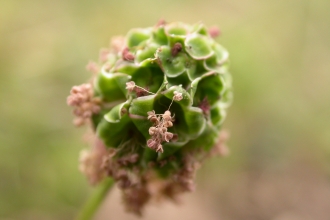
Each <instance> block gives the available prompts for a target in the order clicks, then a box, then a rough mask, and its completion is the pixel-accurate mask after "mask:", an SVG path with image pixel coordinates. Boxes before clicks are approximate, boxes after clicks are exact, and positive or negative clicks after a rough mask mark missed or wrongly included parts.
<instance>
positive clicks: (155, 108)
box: [68, 22, 232, 213]
mask: <svg viewBox="0 0 330 220" xmlns="http://www.w3.org/2000/svg"><path fill="white" fill-rule="evenodd" d="M218 33H219V32H218V31H216V30H215V29H214V28H213V29H212V30H211V31H210V32H209V31H208V30H207V28H206V27H205V26H204V25H203V24H196V25H187V24H184V23H170V24H165V23H164V22H161V23H159V25H157V26H154V27H150V28H139V29H132V30H131V31H129V32H128V34H127V35H126V37H124V38H115V40H114V41H113V43H112V46H111V48H109V49H108V50H103V51H102V53H101V56H100V57H101V58H100V62H99V63H98V64H95V63H90V64H89V67H88V68H89V69H90V70H92V71H93V72H97V73H96V74H94V78H93V79H92V83H91V84H84V85H82V86H80V87H74V88H73V90H72V91H71V95H70V96H69V97H68V104H69V105H71V106H73V107H74V108H75V110H74V112H75V115H76V116H77V119H76V121H77V122H76V123H77V124H82V123H85V122H86V121H87V120H89V122H90V124H91V126H92V128H93V130H94V132H95V136H96V139H97V140H98V143H99V142H101V143H102V144H101V145H102V146H103V148H104V150H102V151H100V150H99V151H98V152H102V153H103V157H101V156H100V153H98V154H96V153H93V150H92V151H91V154H92V153H93V155H97V156H93V157H92V156H89V157H87V156H86V153H85V154H84V158H88V159H89V162H88V163H89V164H93V169H89V168H88V163H87V162H85V166H84V167H83V169H81V170H83V171H84V170H88V172H85V174H86V175H87V177H88V178H89V179H93V184H95V181H96V180H99V179H100V177H103V176H106V175H107V176H110V177H111V178H113V179H114V180H115V181H116V182H117V183H118V185H119V186H120V187H121V188H122V190H123V191H124V195H125V196H126V197H125V198H124V201H125V203H126V205H127V206H128V207H129V210H131V211H133V212H135V213H141V209H142V207H143V204H139V205H138V206H136V204H134V203H136V200H132V199H130V198H131V197H132V194H133V193H136V194H137V195H139V194H141V195H144V196H145V198H139V199H138V201H143V202H144V203H147V201H148V200H149V198H150V197H151V193H150V192H149V191H148V186H150V184H151V183H152V181H155V180H157V181H159V180H161V181H163V182H164V184H163V186H162V187H161V188H160V189H159V194H166V196H169V197H175V196H176V194H177V193H179V192H184V191H191V190H192V189H193V188H194V184H193V183H194V182H193V180H194V173H195V170H196V168H197V167H198V166H197V164H199V163H201V162H202V159H201V158H206V157H207V156H210V155H212V154H213V153H214V152H227V151H224V150H222V151H221V150H219V149H220V148H221V147H224V144H223V143H224V140H221V141H219V140H218V139H219V133H220V129H221V126H222V124H223V121H224V118H225V116H226V109H227V107H228V106H229V105H230V103H231V101H232V87H231V86H232V83H231V75H230V73H229V72H228V66H229V61H228V52H227V50H226V49H224V48H223V47H222V46H221V45H220V44H218V43H217V42H216V41H215V39H214V37H215V36H216V35H217V34H218ZM119 39H120V40H119ZM98 145H100V144H98ZM99 148H100V147H98V149H99ZM215 149H217V150H215ZM93 158H96V159H95V160H98V162H90V160H92V159H93ZM100 160H102V162H100ZM84 161H87V159H85V160H84ZM96 166H98V167H96ZM97 168H98V169H97ZM91 170H92V171H93V172H94V171H95V174H93V173H92V171H91ZM93 175H95V176H97V178H96V177H95V178H92V176H93ZM150 176H151V177H152V178H150ZM142 192H143V193H142ZM174 192H175V193H174ZM134 205H135V206H136V207H139V208H136V209H134V208H133V207H135V206H134Z"/></svg>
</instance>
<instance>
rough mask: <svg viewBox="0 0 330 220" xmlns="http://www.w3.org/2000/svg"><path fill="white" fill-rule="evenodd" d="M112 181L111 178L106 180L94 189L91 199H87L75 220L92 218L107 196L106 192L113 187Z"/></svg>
mask: <svg viewBox="0 0 330 220" xmlns="http://www.w3.org/2000/svg"><path fill="white" fill-rule="evenodd" d="M113 183H114V181H113V180H112V179H111V178H106V179H105V180H103V182H102V183H100V185H99V186H98V187H97V188H96V189H95V191H94V192H93V194H92V195H91V197H90V198H89V199H88V201H87V202H86V204H85V205H84V207H83V208H82V210H81V212H80V213H79V215H78V217H77V218H76V220H90V219H92V218H93V217H94V215H95V213H96V211H97V210H98V208H99V206H100V205H101V203H102V202H103V200H104V199H105V197H106V196H107V193H108V191H109V190H110V189H111V187H112V186H113Z"/></svg>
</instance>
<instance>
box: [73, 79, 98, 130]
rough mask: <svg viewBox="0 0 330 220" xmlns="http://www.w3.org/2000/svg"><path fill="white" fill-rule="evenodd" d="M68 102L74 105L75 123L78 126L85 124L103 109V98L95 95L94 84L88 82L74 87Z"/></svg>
mask: <svg viewBox="0 0 330 220" xmlns="http://www.w3.org/2000/svg"><path fill="white" fill-rule="evenodd" d="M67 104H68V105H69V106H72V107H74V110H73V114H74V115H75V116H76V118H75V120H74V124H75V125H76V126H81V125H83V124H85V123H86V122H87V121H88V120H89V119H90V117H91V116H92V115H93V114H97V113H99V112H100V110H101V107H100V104H101V100H100V98H97V97H94V96H93V88H92V85H91V84H88V83H86V84H82V85H80V86H74V87H72V89H71V91H70V95H69V96H68V98H67Z"/></svg>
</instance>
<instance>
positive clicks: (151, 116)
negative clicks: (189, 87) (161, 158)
mask: <svg viewBox="0 0 330 220" xmlns="http://www.w3.org/2000/svg"><path fill="white" fill-rule="evenodd" d="M148 120H149V121H151V122H152V123H153V126H152V127H150V128H149V134H150V135H151V139H149V140H147V146H148V147H149V148H151V149H153V150H155V151H156V152H161V153H163V152H164V149H163V145H162V144H161V143H162V142H164V141H166V142H169V141H170V140H172V139H173V137H175V136H174V134H173V133H171V132H168V131H167V128H170V127H172V126H173V122H174V118H173V117H171V112H170V111H169V110H167V111H165V113H164V114H160V115H156V113H155V111H150V112H148Z"/></svg>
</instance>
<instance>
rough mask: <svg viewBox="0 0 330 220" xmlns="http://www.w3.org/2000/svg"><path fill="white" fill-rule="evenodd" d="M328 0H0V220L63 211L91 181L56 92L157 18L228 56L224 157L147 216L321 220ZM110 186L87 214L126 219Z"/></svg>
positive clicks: (327, 208) (326, 171)
mask: <svg viewBox="0 0 330 220" xmlns="http://www.w3.org/2000/svg"><path fill="white" fill-rule="evenodd" d="M329 11H330V1H328V0H277V1H271V0H244V1H242V0H203V1H197V0H191V1H187V0H186V1H184V0H175V1H174V0H167V1H156V0H140V1H136V0H122V1H119V0H112V1H111V0H107V1H106V0H100V1H86V0H83V1H78V0H71V1H65V0H57V1H50V0H30V1H23V0H0V100H1V104H0V219H5V220H9V219H27V220H29V219H31V220H32V219H33V220H35V219H36V220H39V219H46V220H47V219H73V218H74V216H75V215H76V213H77V212H78V210H79V208H80V207H81V206H82V205H83V203H84V201H85V200H86V199H87V197H88V195H89V194H90V193H91V188H90V187H89V186H88V184H87V181H86V180H85V178H84V176H83V175H81V174H80V173H79V172H78V169H77V164H78V162H77V161H78V155H79V151H80V150H81V149H83V148H85V147H88V145H87V144H86V143H85V142H84V141H83V139H82V136H83V134H84V133H85V131H86V129H85V128H80V129H76V128H74V126H73V125H72V123H71V122H72V119H73V117H72V115H71V109H70V108H69V107H67V106H66V96H67V95H68V94H69V90H70V88H71V86H73V85H78V84H81V83H84V82H85V81H86V80H87V79H88V78H89V77H90V73H89V72H87V71H86V70H85V66H86V64H87V63H88V61H89V60H97V59H98V52H99V49H100V48H102V47H107V46H108V45H109V39H110V38H111V36H114V35H122V34H125V33H127V31H128V30H129V29H130V28H133V27H148V26H152V25H154V24H155V23H156V22H157V21H158V20H159V19H161V18H163V19H165V20H167V21H183V22H187V23H196V22H199V21H202V22H203V23H205V24H206V25H207V26H212V25H216V26H218V27H219V28H220V29H221V32H222V34H221V36H220V37H219V38H218V41H219V42H220V43H221V44H222V45H223V46H225V47H226V48H227V49H228V50H229V52H230V58H231V72H232V74H233V78H234V92H235V94H234V95H235V100H234V103H233V105H232V106H231V108H230V109H229V114H228V117H227V120H226V122H225V124H224V128H226V129H227V130H229V131H230V133H231V138H230V141H229V143H228V145H229V146H230V151H231V155H230V156H229V157H227V158H215V159H212V160H210V161H208V162H207V163H206V164H205V166H204V167H203V168H202V169H201V170H200V171H199V173H198V187H197V192H196V193H194V194H191V195H187V196H186V197H184V199H183V200H184V203H183V204H182V205H180V206H178V205H171V204H167V203H165V204H163V205H158V206H153V207H150V208H147V210H146V217H145V218H146V219H159V220H161V219H173V220H174V219H208V220H209V219H226V220H236V219H237V220H241V219H251V220H259V219H260V220H265V219H272V220H291V219H294V220H296V219H313V220H315V219H317V220H323V219H324V220H327V219H330V178H329V177H330V126H329V124H330V86H329V85H330V24H329V21H330V13H329ZM122 209H123V208H122V206H121V205H120V200H119V198H118V196H116V193H113V194H111V195H110V196H109V199H108V200H107V202H106V203H105V204H104V205H103V207H102V209H101V211H100V212H99V214H98V216H97V219H135V218H132V217H131V216H128V217H127V216H126V215H124V214H121V213H122V212H123V210H122Z"/></svg>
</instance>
